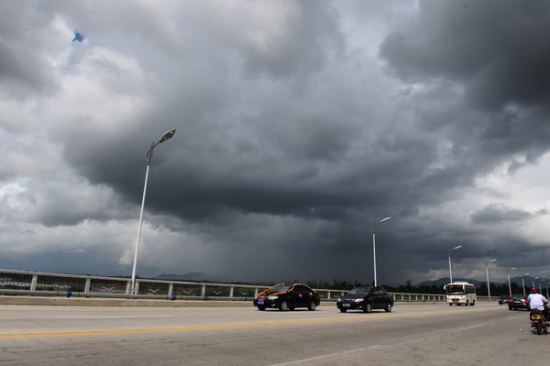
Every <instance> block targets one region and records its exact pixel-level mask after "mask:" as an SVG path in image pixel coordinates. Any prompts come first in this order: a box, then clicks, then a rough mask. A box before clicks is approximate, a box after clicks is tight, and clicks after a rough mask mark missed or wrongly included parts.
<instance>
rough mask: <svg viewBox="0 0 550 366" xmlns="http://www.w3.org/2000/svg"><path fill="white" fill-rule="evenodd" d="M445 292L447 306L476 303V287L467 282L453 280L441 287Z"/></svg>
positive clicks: (472, 304)
mask: <svg viewBox="0 0 550 366" xmlns="http://www.w3.org/2000/svg"><path fill="white" fill-rule="evenodd" d="M443 288H444V289H445V293H446V294H447V303H449V306H452V305H453V304H455V305H458V306H460V305H462V304H464V305H466V306H468V305H470V306H474V305H475V304H476V300H477V297H476V287H475V286H474V285H472V284H471V283H468V282H453V283H449V284H447V285H445V286H444V287H443Z"/></svg>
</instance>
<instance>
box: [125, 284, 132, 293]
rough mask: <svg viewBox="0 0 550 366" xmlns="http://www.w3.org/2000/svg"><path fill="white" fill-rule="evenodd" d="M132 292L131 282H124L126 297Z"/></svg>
mask: <svg viewBox="0 0 550 366" xmlns="http://www.w3.org/2000/svg"><path fill="white" fill-rule="evenodd" d="M131 290H132V281H131V280H129V281H128V282H126V295H130V291H131Z"/></svg>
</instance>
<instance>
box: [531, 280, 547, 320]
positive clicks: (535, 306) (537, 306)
mask: <svg viewBox="0 0 550 366" xmlns="http://www.w3.org/2000/svg"><path fill="white" fill-rule="evenodd" d="M527 302H528V303H529V309H531V310H540V311H542V313H543V314H544V319H546V320H548V319H549V316H548V308H547V307H546V304H548V300H546V297H544V296H543V295H541V294H539V289H538V288H536V287H534V286H533V287H531V293H530V294H529V296H528V297H527Z"/></svg>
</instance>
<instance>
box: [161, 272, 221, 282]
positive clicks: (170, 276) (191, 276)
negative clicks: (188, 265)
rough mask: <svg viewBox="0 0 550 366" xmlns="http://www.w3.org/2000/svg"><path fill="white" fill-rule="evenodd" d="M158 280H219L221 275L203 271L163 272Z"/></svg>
mask: <svg viewBox="0 0 550 366" xmlns="http://www.w3.org/2000/svg"><path fill="white" fill-rule="evenodd" d="M153 278H154V279H156V280H179V281H219V280H220V279H219V277H215V276H211V275H208V274H206V273H203V272H189V273H186V274H183V275H182V274H175V273H163V274H161V275H158V276H156V277H153Z"/></svg>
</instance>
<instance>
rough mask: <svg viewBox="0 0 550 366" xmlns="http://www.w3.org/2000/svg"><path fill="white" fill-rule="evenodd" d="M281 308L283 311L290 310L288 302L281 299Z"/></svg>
mask: <svg viewBox="0 0 550 366" xmlns="http://www.w3.org/2000/svg"><path fill="white" fill-rule="evenodd" d="M279 310H281V311H287V310H288V304H287V302H286V301H281V304H280V305H279Z"/></svg>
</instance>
